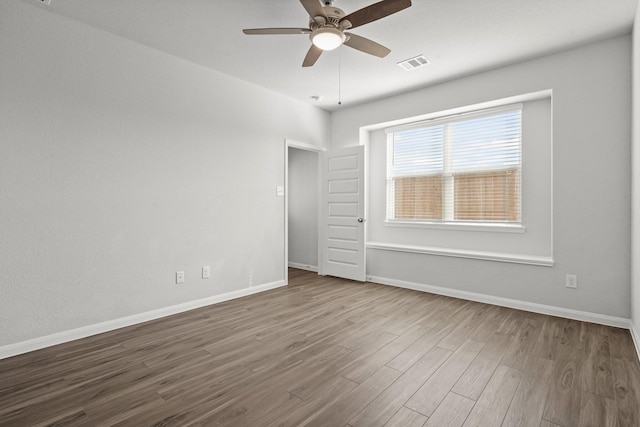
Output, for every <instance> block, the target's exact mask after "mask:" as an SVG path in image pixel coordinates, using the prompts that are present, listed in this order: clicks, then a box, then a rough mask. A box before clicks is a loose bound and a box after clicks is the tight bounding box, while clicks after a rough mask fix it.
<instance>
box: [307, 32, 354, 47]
mask: <svg viewBox="0 0 640 427" xmlns="http://www.w3.org/2000/svg"><path fill="white" fill-rule="evenodd" d="M310 37H311V42H312V43H313V44H314V45H315V46H316V47H318V48H320V49H322V50H333V49H336V48H337V47H339V46H340V45H341V44H342V43H343V42H344V41H345V39H346V37H345V35H344V33H343V32H342V31H340V30H338V29H336V28H319V29H317V30H315V31H313V32H312V33H311V36H310Z"/></svg>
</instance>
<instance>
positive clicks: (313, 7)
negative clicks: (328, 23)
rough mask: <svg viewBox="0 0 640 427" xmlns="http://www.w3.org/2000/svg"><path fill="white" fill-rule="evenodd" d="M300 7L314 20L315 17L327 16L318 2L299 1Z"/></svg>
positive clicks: (312, 0) (318, 0)
mask: <svg viewBox="0 0 640 427" xmlns="http://www.w3.org/2000/svg"><path fill="white" fill-rule="evenodd" d="M300 3H302V6H303V7H304V8H305V10H306V11H307V13H308V14H309V16H310V17H312V18H315V17H316V16H324V17H325V18H326V17H327V14H326V13H325V11H324V8H323V7H322V4H320V0H300Z"/></svg>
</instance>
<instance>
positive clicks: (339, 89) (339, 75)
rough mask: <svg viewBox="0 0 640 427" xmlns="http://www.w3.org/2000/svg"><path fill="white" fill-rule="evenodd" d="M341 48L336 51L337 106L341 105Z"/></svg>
mask: <svg viewBox="0 0 640 427" xmlns="http://www.w3.org/2000/svg"><path fill="white" fill-rule="evenodd" d="M341 71H342V47H341V48H340V49H338V105H342V78H341V74H342V73H341Z"/></svg>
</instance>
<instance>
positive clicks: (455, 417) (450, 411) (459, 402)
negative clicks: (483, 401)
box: [424, 393, 476, 427]
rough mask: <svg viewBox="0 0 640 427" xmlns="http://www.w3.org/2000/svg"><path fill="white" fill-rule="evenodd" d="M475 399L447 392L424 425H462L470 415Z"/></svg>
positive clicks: (450, 426)
mask: <svg viewBox="0 0 640 427" xmlns="http://www.w3.org/2000/svg"><path fill="white" fill-rule="evenodd" d="M475 403H476V402H475V400H471V399H468V398H466V397H463V396H460V395H458V394H455V393H449V394H447V397H445V398H444V400H443V401H442V404H441V405H440V406H438V408H437V409H436V410H435V412H434V413H433V415H431V416H430V417H429V421H428V422H427V423H426V424H425V426H424V427H460V426H462V424H464V421H465V420H466V419H467V417H468V416H469V413H470V412H471V410H472V409H473V405H475Z"/></svg>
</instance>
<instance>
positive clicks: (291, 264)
mask: <svg viewBox="0 0 640 427" xmlns="http://www.w3.org/2000/svg"><path fill="white" fill-rule="evenodd" d="M289 267H291V268H297V269H299V270H307V271H314V272H316V273H317V272H318V266H317V265H307V264H300V263H299V262H291V261H289Z"/></svg>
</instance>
